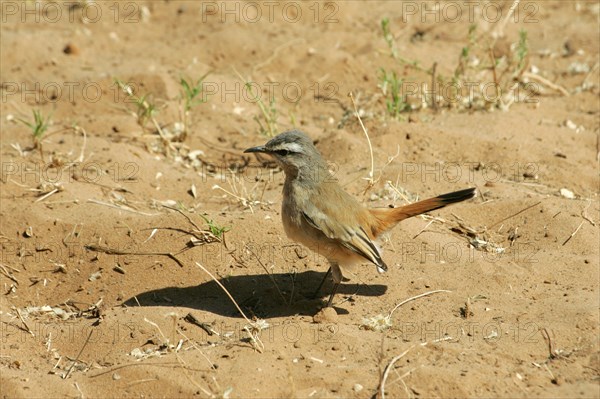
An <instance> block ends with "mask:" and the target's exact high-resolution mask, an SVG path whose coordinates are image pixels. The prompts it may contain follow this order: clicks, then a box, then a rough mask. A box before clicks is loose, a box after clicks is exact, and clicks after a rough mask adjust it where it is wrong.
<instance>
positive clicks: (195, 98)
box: [179, 72, 210, 134]
mask: <svg viewBox="0 0 600 399" xmlns="http://www.w3.org/2000/svg"><path fill="white" fill-rule="evenodd" d="M209 73H210V72H207V73H205V74H204V75H202V76H201V77H200V79H198V80H197V81H195V82H194V80H193V79H190V80H189V81H188V80H186V79H185V78H183V77H182V78H181V80H180V81H179V84H180V85H181V100H182V101H183V109H182V111H181V114H182V115H181V120H182V122H183V134H186V133H187V131H188V127H189V126H190V111H191V110H192V108H193V107H195V106H197V105H200V104H202V103H205V102H206V101H207V100H208V99H207V98H206V96H205V95H204V93H203V91H204V87H203V83H204V79H206V77H207V76H208V74H209Z"/></svg>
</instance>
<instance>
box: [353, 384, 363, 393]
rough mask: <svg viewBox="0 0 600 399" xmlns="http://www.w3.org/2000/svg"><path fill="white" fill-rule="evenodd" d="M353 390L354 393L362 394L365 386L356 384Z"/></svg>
mask: <svg viewBox="0 0 600 399" xmlns="http://www.w3.org/2000/svg"><path fill="white" fill-rule="evenodd" d="M352 389H353V390H354V392H360V391H362V390H363V386H362V385H360V384H354V386H353V387H352Z"/></svg>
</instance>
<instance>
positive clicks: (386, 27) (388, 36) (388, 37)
mask: <svg viewBox="0 0 600 399" xmlns="http://www.w3.org/2000/svg"><path fill="white" fill-rule="evenodd" d="M381 30H382V31H383V38H384V39H385V42H386V43H387V45H388V47H389V48H390V52H391V54H392V57H394V58H398V51H397V50H396V43H394V36H393V35H392V32H390V19H389V18H384V19H382V20H381Z"/></svg>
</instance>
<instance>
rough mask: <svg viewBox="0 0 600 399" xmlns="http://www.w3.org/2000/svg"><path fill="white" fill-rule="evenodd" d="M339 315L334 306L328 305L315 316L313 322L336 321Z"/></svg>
mask: <svg viewBox="0 0 600 399" xmlns="http://www.w3.org/2000/svg"><path fill="white" fill-rule="evenodd" d="M337 317H338V315H337V312H336V311H335V309H334V308H332V307H326V308H323V309H321V310H320V311H319V313H317V314H316V315H314V316H313V322H315V323H318V324H325V323H336V322H337Z"/></svg>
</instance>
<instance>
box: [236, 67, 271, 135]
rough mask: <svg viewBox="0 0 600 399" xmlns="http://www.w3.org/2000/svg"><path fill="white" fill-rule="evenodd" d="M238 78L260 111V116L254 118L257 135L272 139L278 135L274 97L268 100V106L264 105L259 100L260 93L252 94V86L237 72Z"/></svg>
mask: <svg viewBox="0 0 600 399" xmlns="http://www.w3.org/2000/svg"><path fill="white" fill-rule="evenodd" d="M236 73H237V75H238V77H239V78H240V80H241V81H242V82H244V87H245V89H246V90H247V91H248V94H249V95H250V96H252V98H251V101H253V102H256V104H258V108H259V109H260V113H261V115H260V116H255V117H254V120H255V121H256V123H258V128H259V133H260V134H261V135H263V136H267V137H274V136H275V135H277V133H279V128H278V126H277V118H278V112H277V108H276V107H275V96H273V97H271V98H270V99H269V105H268V106H267V105H265V103H264V102H263V100H262V98H261V92H260V91H259V92H257V93H254V92H253V91H252V88H253V85H252V82H251V81H248V80H246V79H244V78H243V77H242V75H241V74H240V73H239V72H237V71H236Z"/></svg>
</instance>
